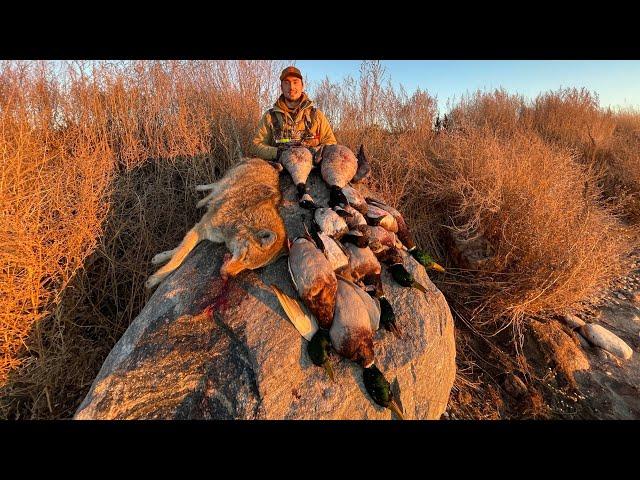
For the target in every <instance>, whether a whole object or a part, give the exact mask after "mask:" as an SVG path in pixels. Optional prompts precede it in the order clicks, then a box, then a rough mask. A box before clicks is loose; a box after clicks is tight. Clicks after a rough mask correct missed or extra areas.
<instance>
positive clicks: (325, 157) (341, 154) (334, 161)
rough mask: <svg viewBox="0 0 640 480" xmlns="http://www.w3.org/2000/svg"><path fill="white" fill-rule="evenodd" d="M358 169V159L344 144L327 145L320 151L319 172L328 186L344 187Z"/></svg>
mask: <svg viewBox="0 0 640 480" xmlns="http://www.w3.org/2000/svg"><path fill="white" fill-rule="evenodd" d="M357 171H358V159H357V158H356V156H355V155H354V154H353V152H352V151H351V150H349V148H347V147H345V146H344V145H327V146H326V147H324V150H323V152H322V163H321V165H320V173H321V174H322V178H323V180H324V181H325V182H327V184H329V185H330V186H337V187H340V188H343V187H345V186H346V185H347V184H348V183H349V182H350V181H351V179H352V178H353V176H354V175H355V174H356V172H357Z"/></svg>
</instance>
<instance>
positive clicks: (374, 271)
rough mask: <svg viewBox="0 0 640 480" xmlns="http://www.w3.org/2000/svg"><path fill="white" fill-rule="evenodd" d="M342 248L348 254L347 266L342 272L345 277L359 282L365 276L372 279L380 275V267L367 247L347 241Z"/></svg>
mask: <svg viewBox="0 0 640 480" xmlns="http://www.w3.org/2000/svg"><path fill="white" fill-rule="evenodd" d="M344 249H345V250H346V251H347V254H348V255H349V266H348V267H347V268H346V269H345V270H344V271H343V273H342V275H343V276H344V277H345V278H347V279H348V280H351V281H352V282H359V281H361V280H363V279H364V278H365V277H367V278H369V279H373V278H374V277H376V276H377V275H380V272H381V271H382V267H381V266H380V262H379V261H378V259H377V258H376V256H375V254H374V253H373V251H372V250H371V249H370V248H369V247H365V248H358V247H357V246H356V245H353V244H352V243H347V244H346V245H345V246H344Z"/></svg>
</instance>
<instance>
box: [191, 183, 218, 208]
mask: <svg viewBox="0 0 640 480" xmlns="http://www.w3.org/2000/svg"><path fill="white" fill-rule="evenodd" d="M217 194H218V189H217V188H214V189H213V191H212V192H211V193H210V194H209V195H207V196H206V197H204V198H203V199H202V200H200V201H199V202H198V203H196V208H200V207H204V206H205V205H206V204H207V203H208V202H209V200H211V199H212V198H213V197H215V196H216V195H217Z"/></svg>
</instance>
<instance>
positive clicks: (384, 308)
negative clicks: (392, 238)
mask: <svg viewBox="0 0 640 480" xmlns="http://www.w3.org/2000/svg"><path fill="white" fill-rule="evenodd" d="M345 250H346V251H347V253H348V255H349V264H348V266H347V267H345V268H344V269H343V270H342V271H341V273H340V275H341V276H342V277H344V278H346V279H348V280H351V281H352V282H354V283H356V284H362V285H363V286H364V287H365V288H367V287H371V289H370V290H371V291H370V294H371V295H372V296H373V297H375V298H376V299H377V300H378V304H379V307H380V323H382V326H383V327H384V328H385V330H388V331H390V332H392V333H393V334H394V335H396V336H397V337H401V336H402V334H401V332H400V329H399V328H398V325H397V324H396V316H395V313H394V312H393V307H392V306H391V303H389V300H388V299H387V297H386V296H385V294H384V290H383V288H382V277H381V272H382V266H381V265H380V262H379V261H378V259H377V258H376V256H375V255H374V253H373V252H372V251H371V249H370V248H369V247H365V248H358V247H357V246H356V245H353V244H347V245H345Z"/></svg>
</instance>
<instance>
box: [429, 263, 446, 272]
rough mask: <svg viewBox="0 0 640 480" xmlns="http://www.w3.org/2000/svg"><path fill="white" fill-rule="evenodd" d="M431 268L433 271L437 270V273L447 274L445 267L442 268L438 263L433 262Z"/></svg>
mask: <svg viewBox="0 0 640 480" xmlns="http://www.w3.org/2000/svg"><path fill="white" fill-rule="evenodd" d="M430 267H431V269H432V270H435V271H436V272H440V273H445V272H446V270H445V269H444V267H442V266H440V265H438V264H437V263H436V262H433V263H432V264H431V265H430Z"/></svg>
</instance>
